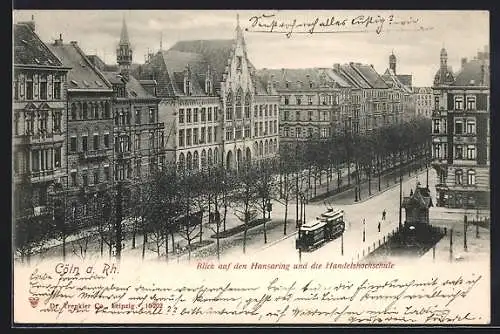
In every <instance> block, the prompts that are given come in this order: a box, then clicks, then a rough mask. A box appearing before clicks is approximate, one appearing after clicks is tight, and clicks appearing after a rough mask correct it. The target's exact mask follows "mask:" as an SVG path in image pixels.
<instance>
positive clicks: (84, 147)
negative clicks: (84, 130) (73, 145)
mask: <svg viewBox="0 0 500 334" xmlns="http://www.w3.org/2000/svg"><path fill="white" fill-rule="evenodd" d="M87 139H88V138H87V135H84V136H82V150H83V152H86V151H87V148H88V146H87V144H88V142H87Z"/></svg>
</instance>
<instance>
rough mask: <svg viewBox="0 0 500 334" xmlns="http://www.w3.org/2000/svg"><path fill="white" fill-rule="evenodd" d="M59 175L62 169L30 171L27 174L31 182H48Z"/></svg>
mask: <svg viewBox="0 0 500 334" xmlns="http://www.w3.org/2000/svg"><path fill="white" fill-rule="evenodd" d="M61 176H62V171H61V170H59V169H51V170H41V171H32V172H31V173H30V174H29V177H30V181H31V183H42V182H49V181H53V180H55V179H57V178H59V177H61Z"/></svg>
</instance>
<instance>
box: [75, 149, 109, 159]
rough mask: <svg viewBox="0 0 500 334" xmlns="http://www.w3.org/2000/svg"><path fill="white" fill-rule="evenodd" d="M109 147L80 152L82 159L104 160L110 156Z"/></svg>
mask: <svg viewBox="0 0 500 334" xmlns="http://www.w3.org/2000/svg"><path fill="white" fill-rule="evenodd" d="M108 151H109V150H108V149H103V150H93V151H84V152H80V159H81V160H102V159H105V158H106V157H107V156H108Z"/></svg>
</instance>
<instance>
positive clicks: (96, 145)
mask: <svg viewBox="0 0 500 334" xmlns="http://www.w3.org/2000/svg"><path fill="white" fill-rule="evenodd" d="M93 144H94V151H95V150H98V149H99V135H98V134H94V140H93Z"/></svg>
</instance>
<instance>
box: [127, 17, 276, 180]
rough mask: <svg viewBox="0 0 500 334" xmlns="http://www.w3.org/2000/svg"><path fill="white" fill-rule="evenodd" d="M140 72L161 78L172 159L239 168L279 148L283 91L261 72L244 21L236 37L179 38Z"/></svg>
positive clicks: (191, 165)
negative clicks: (254, 62)
mask: <svg viewBox="0 0 500 334" xmlns="http://www.w3.org/2000/svg"><path fill="white" fill-rule="evenodd" d="M134 73H135V74H138V75H139V76H140V79H141V80H156V82H157V83H158V87H157V95H158V97H160V98H161V102H160V105H159V118H160V121H161V122H164V123H165V147H166V151H167V160H169V161H172V162H175V163H177V164H179V165H181V166H185V167H187V168H188V169H195V170H196V169H200V168H205V167H207V166H210V165H214V164H221V163H222V164H224V166H226V167H227V168H231V169H237V168H238V166H239V165H240V164H241V163H242V162H243V161H245V160H247V161H250V160H259V159H263V158H272V157H274V156H276V154H277V153H278V126H279V125H278V104H279V96H278V95H276V93H275V92H274V91H273V90H272V89H271V87H266V86H265V85H264V84H263V83H262V82H261V81H260V80H259V79H258V78H257V76H256V74H255V68H254V66H253V65H252V64H251V62H250V60H249V59H248V55H247V46H246V42H245V39H244V36H243V32H242V30H241V28H240V26H239V23H238V25H237V27H236V37H235V39H231V40H195V41H180V42H177V43H176V44H175V45H174V46H173V47H171V48H170V49H169V50H167V51H162V50H160V51H159V52H158V53H156V54H155V55H153V56H151V57H150V59H149V61H148V62H147V63H146V64H145V65H144V66H142V67H141V68H139V69H137V70H136V71H134Z"/></svg>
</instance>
